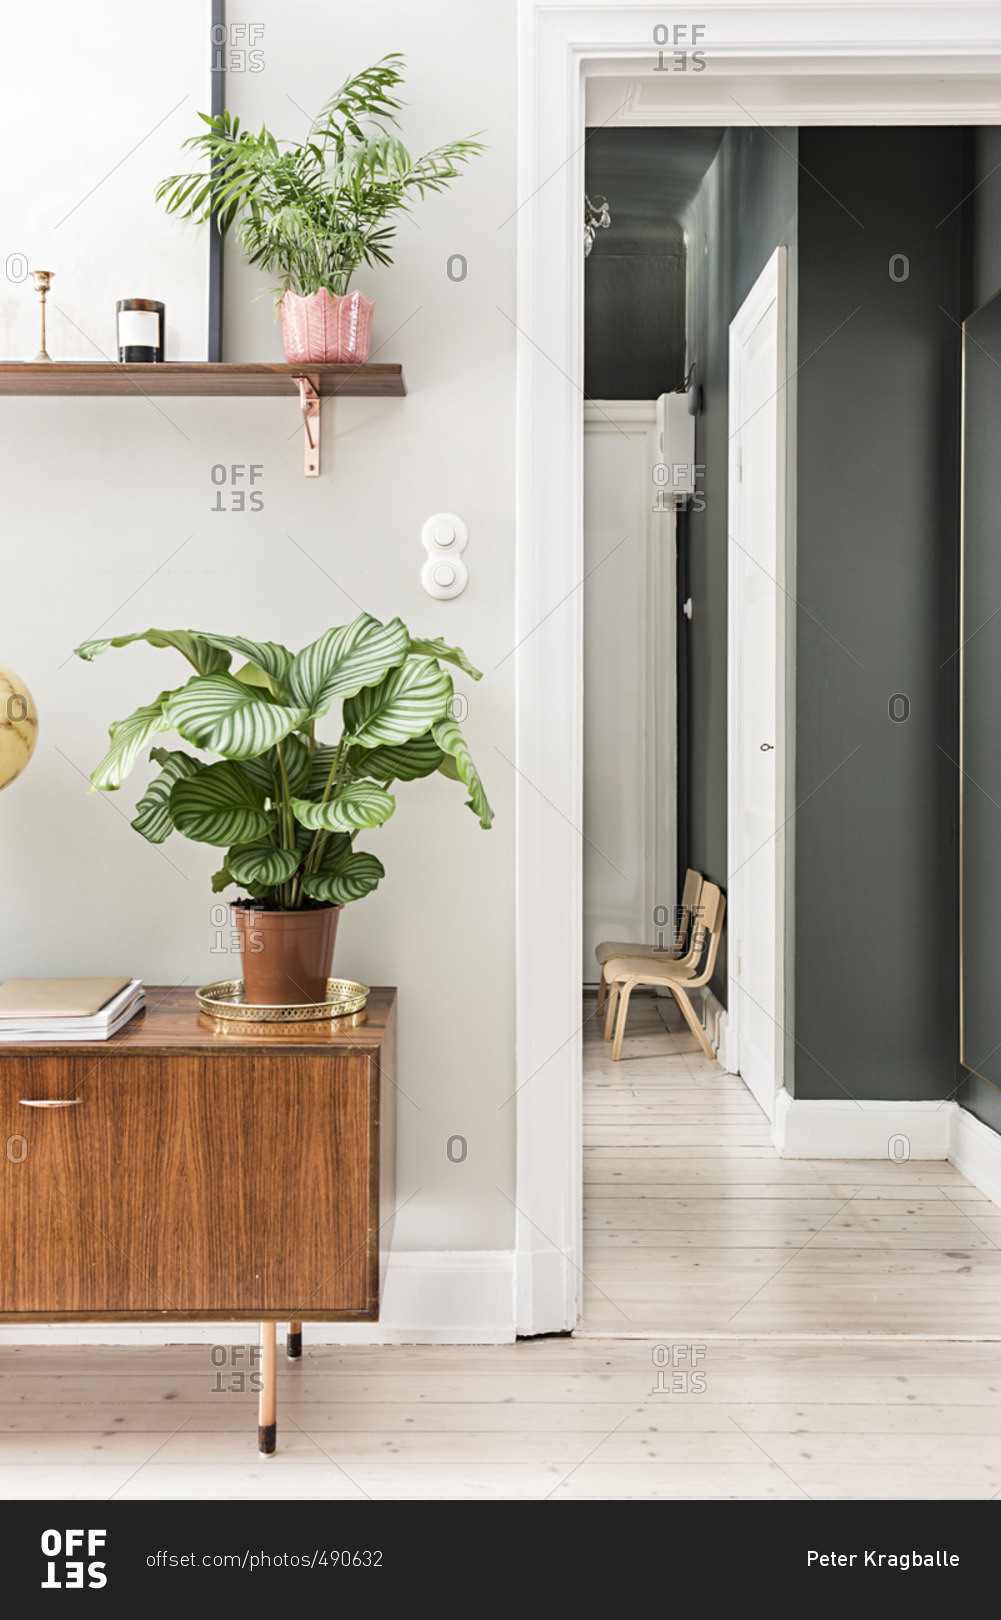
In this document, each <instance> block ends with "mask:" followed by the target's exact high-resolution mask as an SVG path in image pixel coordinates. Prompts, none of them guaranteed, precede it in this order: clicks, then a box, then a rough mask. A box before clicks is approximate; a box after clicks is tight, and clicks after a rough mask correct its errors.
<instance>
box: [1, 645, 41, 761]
mask: <svg viewBox="0 0 1001 1620" xmlns="http://www.w3.org/2000/svg"><path fill="white" fill-rule="evenodd" d="M37 741H38V710H37V709H36V708H35V700H34V698H33V697H32V695H31V693H30V692H29V691H28V688H27V687H26V686H25V684H24V682H23V681H22V679H21V677H20V676H19V675H15V674H14V671H13V670H12V669H8V668H7V666H6V664H0V788H5V787H9V786H10V784H11V782H13V781H14V779H15V778H16V777H18V776H20V774H21V772H22V771H23V770H24V767H25V766H26V765H27V763H28V761H29V759H30V758H31V756H32V754H33V753H34V751H35V744H36V742H37Z"/></svg>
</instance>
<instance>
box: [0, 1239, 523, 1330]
mask: <svg viewBox="0 0 1001 1620" xmlns="http://www.w3.org/2000/svg"><path fill="white" fill-rule="evenodd" d="M304 1332H305V1335H306V1342H307V1343H308V1344H509V1343H511V1342H512V1341H513V1339H514V1337H515V1325H514V1251H513V1250H509V1249H472V1250H459V1251H455V1252H452V1253H440V1252H438V1251H437V1250H428V1251H426V1252H415V1253H406V1252H401V1253H395V1254H392V1255H391V1256H390V1260H389V1267H388V1270H387V1273H386V1287H385V1291H384V1295H383V1301H382V1309H381V1312H380V1320H379V1321H378V1322H376V1323H370V1322H307V1323H306V1325H305V1329H304ZM253 1337H254V1326H253V1324H252V1323H249V1322H219V1323H214V1322H192V1323H191V1324H190V1325H189V1324H188V1323H186V1322H170V1323H167V1322H164V1323H160V1322H138V1323H134V1324H133V1323H128V1322H107V1323H101V1322H80V1323H62V1322H60V1323H51V1322H38V1323H34V1324H32V1323H24V1324H22V1323H20V1322H17V1323H12V1322H4V1323H0V1345H3V1344H246V1343H248V1342H249V1341H250V1340H251V1339H253Z"/></svg>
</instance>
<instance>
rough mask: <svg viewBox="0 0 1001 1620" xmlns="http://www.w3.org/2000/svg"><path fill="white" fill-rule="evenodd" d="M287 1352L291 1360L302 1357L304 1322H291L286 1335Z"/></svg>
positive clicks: (298, 1359)
mask: <svg viewBox="0 0 1001 1620" xmlns="http://www.w3.org/2000/svg"><path fill="white" fill-rule="evenodd" d="M285 1354H286V1355H287V1356H288V1359H289V1361H300V1360H301V1359H302V1323H301V1322H290V1323H289V1325H288V1333H287V1334H286V1336H285Z"/></svg>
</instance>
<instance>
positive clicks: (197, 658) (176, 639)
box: [74, 630, 230, 675]
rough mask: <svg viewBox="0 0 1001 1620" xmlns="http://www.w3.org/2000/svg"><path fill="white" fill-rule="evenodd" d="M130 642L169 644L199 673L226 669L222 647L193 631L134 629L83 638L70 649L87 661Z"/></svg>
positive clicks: (209, 673) (162, 645)
mask: <svg viewBox="0 0 1001 1620" xmlns="http://www.w3.org/2000/svg"><path fill="white" fill-rule="evenodd" d="M133 641H146V642H148V643H149V645H150V646H151V647H173V648H174V649H175V651H177V652H179V653H183V654H184V656H185V658H186V659H187V660H188V663H189V664H194V666H195V668H196V669H197V671H198V673H199V675H214V674H215V673H216V671H217V670H221V669H228V668H229V665H230V655H229V653H228V652H227V651H226V650H225V648H224V647H222V646H220V645H218V643H217V644H216V645H215V646H212V645H211V644H210V643H209V641H208V640H207V639H206V638H205V637H204V636H200V635H198V634H197V633H196V632H195V631H194V630H137V631H136V632H135V634H134V635H131V636H108V637H106V638H105V639H104V640H101V641H85V642H83V644H82V645H81V646H79V647H76V648H75V649H74V651H75V652H76V655H77V657H78V658H84V659H86V660H87V661H88V663H89V661H90V660H91V659H92V658H96V657H97V655H98V653H103V652H106V651H107V649H108V648H109V647H128V646H129V645H130V644H131V643H132V642H133Z"/></svg>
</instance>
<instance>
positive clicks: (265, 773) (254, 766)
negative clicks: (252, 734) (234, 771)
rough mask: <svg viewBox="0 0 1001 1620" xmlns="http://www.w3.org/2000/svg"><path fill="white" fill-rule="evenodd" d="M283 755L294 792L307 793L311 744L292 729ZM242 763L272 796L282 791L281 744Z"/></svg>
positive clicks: (255, 780)
mask: <svg viewBox="0 0 1001 1620" xmlns="http://www.w3.org/2000/svg"><path fill="white" fill-rule="evenodd" d="M282 755H283V757H284V760H285V772H286V775H287V776H288V785H289V790H290V792H292V793H304V792H305V791H306V784H307V783H308V781H309V773H310V759H309V748H308V747H307V745H306V743H305V742H304V741H303V739H302V738H301V737H297V736H296V734H295V732H290V733H289V735H288V736H287V737H285V738H284V739H283V741H282ZM240 763H241V766H242V768H243V770H245V771H246V773H247V775H248V776H249V777H250V780H251V781H252V782H255V783H256V784H257V786H258V787H259V788H260V789H261V791H262V792H263V793H266V794H267V796H268V798H269V799H274V798H276V797H277V796H278V794H279V793H280V791H281V772H280V769H279V765H278V750H277V748H269V749H267V750H266V752H265V753H263V754H259V755H257V756H256V757H255V758H253V759H244V760H241V762H240Z"/></svg>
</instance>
